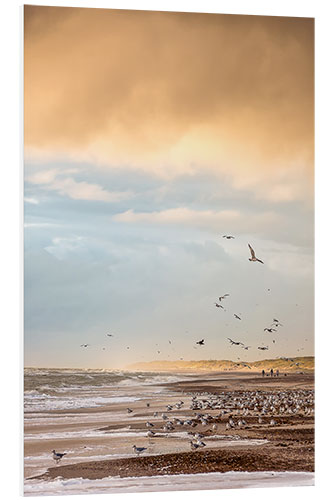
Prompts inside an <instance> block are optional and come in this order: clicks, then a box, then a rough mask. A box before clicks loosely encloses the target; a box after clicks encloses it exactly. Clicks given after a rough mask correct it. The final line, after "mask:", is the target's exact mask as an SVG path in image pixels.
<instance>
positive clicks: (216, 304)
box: [214, 302, 224, 309]
mask: <svg viewBox="0 0 333 500" xmlns="http://www.w3.org/2000/svg"><path fill="white" fill-rule="evenodd" d="M214 303H215V307H222V309H224V307H223V306H221V304H218V303H217V302H214Z"/></svg>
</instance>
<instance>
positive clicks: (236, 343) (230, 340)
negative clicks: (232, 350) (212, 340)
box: [227, 337, 244, 345]
mask: <svg viewBox="0 0 333 500" xmlns="http://www.w3.org/2000/svg"><path fill="white" fill-rule="evenodd" d="M227 338H228V340H229V342H230V343H231V345H244V344H243V342H235V341H234V340H232V339H229V337H227Z"/></svg>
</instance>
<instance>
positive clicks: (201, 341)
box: [196, 339, 205, 345]
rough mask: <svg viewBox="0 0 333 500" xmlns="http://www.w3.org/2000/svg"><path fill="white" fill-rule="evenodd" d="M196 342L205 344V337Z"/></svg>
mask: <svg viewBox="0 0 333 500" xmlns="http://www.w3.org/2000/svg"><path fill="white" fill-rule="evenodd" d="M196 344H199V345H205V339H202V340H199V341H198V342H196Z"/></svg>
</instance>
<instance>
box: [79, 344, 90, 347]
mask: <svg viewBox="0 0 333 500" xmlns="http://www.w3.org/2000/svg"><path fill="white" fill-rule="evenodd" d="M88 345H90V344H81V345H80V347H88Z"/></svg>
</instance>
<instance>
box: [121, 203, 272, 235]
mask: <svg viewBox="0 0 333 500" xmlns="http://www.w3.org/2000/svg"><path fill="white" fill-rule="evenodd" d="M112 219H113V220H114V221H117V222H125V223H130V224H151V225H180V226H187V227H196V228H199V229H204V230H206V231H208V232H215V233H216V232H217V233H218V234H219V233H221V230H222V228H223V227H228V228H233V229H232V230H233V231H243V232H249V231H251V230H253V229H254V228H256V230H257V231H260V229H262V228H263V227H268V226H270V225H271V224H274V223H277V222H278V221H279V216H278V215H277V214H274V213H272V212H266V213H263V214H256V215H252V216H251V217H246V216H245V215H244V214H242V213H241V212H239V211H237V210H215V211H214V210H193V209H189V208H187V207H178V208H170V209H167V210H161V211H154V212H134V211H133V210H127V211H126V212H122V213H119V214H116V215H114V216H113V217H112Z"/></svg>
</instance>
